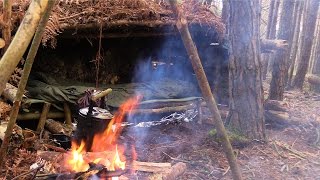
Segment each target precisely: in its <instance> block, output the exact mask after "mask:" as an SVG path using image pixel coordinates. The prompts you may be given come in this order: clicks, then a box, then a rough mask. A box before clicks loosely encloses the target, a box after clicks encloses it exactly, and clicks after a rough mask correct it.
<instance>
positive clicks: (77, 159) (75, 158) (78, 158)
mask: <svg viewBox="0 0 320 180" xmlns="http://www.w3.org/2000/svg"><path fill="white" fill-rule="evenodd" d="M84 145H85V143H84V141H82V142H81V144H80V146H79V147H77V144H76V143H75V142H72V151H71V156H72V158H70V159H69V160H67V163H68V164H69V165H70V167H71V170H72V171H76V172H79V171H86V170H88V169H89V164H87V163H86V162H85V161H84V159H83V154H84V153H83V152H84V151H83V148H84Z"/></svg>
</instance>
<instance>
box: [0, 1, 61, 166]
mask: <svg viewBox="0 0 320 180" xmlns="http://www.w3.org/2000/svg"><path fill="white" fill-rule="evenodd" d="M32 3H33V4H32ZM32 3H31V4H30V6H34V7H33V8H35V7H37V8H38V10H35V9H34V10H35V12H32V11H31V12H30V11H28V13H29V17H28V18H29V20H28V18H27V20H28V22H24V24H28V23H32V22H30V21H32V20H30V19H32V15H30V14H32V13H39V12H42V13H39V14H38V15H39V16H40V14H42V15H43V18H41V20H40V22H39V24H38V28H37V31H36V33H35V35H34V38H33V41H32V44H31V46H30V50H29V53H28V56H27V59H26V62H25V65H24V68H23V73H22V76H21V80H20V82H19V85H18V91H17V94H16V98H15V101H14V103H13V108H12V110H11V113H10V120H9V123H8V126H7V130H6V133H5V136H4V140H3V142H2V144H1V148H0V171H1V170H2V169H1V168H2V165H3V164H4V162H6V161H5V157H6V155H7V149H8V146H9V140H10V137H11V135H12V130H13V127H14V125H15V123H16V120H17V116H18V113H19V108H20V104H21V99H22V96H23V93H24V90H25V87H26V85H27V81H28V78H29V74H30V72H31V68H32V64H33V61H34V58H35V56H36V54H37V51H38V48H39V45H40V43H41V38H42V34H43V32H44V29H45V27H46V24H47V22H48V20H49V16H50V12H51V10H52V8H53V6H54V3H55V1H54V0H51V1H32ZM40 5H43V6H44V7H43V6H42V7H41V6H40ZM39 8H40V9H41V8H44V10H43V11H40V10H39ZM29 10H30V9H29ZM38 18H39V19H40V17H38ZM27 20H25V19H24V21H27ZM35 21H36V22H33V23H36V24H37V20H35ZM22 26H23V24H22ZM36 27H37V26H36ZM20 28H21V27H19V29H20ZM24 28H25V27H24ZM22 29H23V28H22ZM24 31H25V30H24ZM18 33H19V30H18V32H17V34H16V36H17V35H18ZM28 33H29V34H33V33H34V31H32V30H31V31H29V32H28ZM20 36H21V32H20V35H19V36H18V37H15V38H19V37H20ZM23 36H26V34H24V35H23ZM21 38H22V37H21ZM22 39H23V40H25V41H26V42H23V43H24V44H25V46H26V47H25V48H27V46H28V44H29V43H28V42H29V40H28V39H24V38H22ZM30 40H31V37H30ZM14 44H15V43H12V44H11V45H10V46H9V48H8V50H7V51H6V53H5V55H4V56H3V57H2V60H1V61H0V67H3V65H5V64H1V63H3V61H4V57H5V56H6V54H7V53H8V51H9V49H10V48H11V49H17V50H18V51H22V52H19V53H21V56H22V54H23V52H24V51H23V50H20V49H19V47H20V48H21V46H18V47H12V46H14ZM9 53H13V51H11V52H9ZM10 56H12V55H10ZM10 56H7V57H6V58H9V57H10ZM19 60H20V59H19ZM6 61H10V59H6ZM4 68H6V67H5V66H4ZM0 72H1V71H0ZM1 78H3V77H1V75H0V94H1V93H2V90H3V89H4V87H1V85H4V86H5V84H6V80H4V79H1ZM1 88H2V89H1Z"/></svg>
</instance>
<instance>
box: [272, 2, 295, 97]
mask: <svg viewBox="0 0 320 180" xmlns="http://www.w3.org/2000/svg"><path fill="white" fill-rule="evenodd" d="M283 3H284V4H283V5H282V11H281V12H282V13H281V18H280V22H279V24H280V28H279V32H278V39H284V40H287V41H288V43H289V46H290V44H291V43H292V34H293V30H292V29H293V27H294V26H293V25H292V22H293V19H292V18H293V16H292V15H293V12H294V4H295V3H294V1H292V0H290V1H287V0H286V1H284V2H283ZM289 55H290V49H288V50H286V51H277V52H276V55H275V56H274V63H273V68H272V79H271V84H270V90H269V99H272V100H283V93H284V88H285V85H286V82H285V79H286V77H287V74H288V68H287V66H288V65H287V64H288V62H287V61H288V58H289Z"/></svg>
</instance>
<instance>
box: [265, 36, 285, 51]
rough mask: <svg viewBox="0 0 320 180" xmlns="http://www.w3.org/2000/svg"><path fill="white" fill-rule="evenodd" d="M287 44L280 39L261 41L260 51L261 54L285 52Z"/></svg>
mask: <svg viewBox="0 0 320 180" xmlns="http://www.w3.org/2000/svg"><path fill="white" fill-rule="evenodd" d="M288 47H289V44H288V42H287V41H286V40H282V39H261V51H262V52H263V53H272V52H274V51H278V50H286V49H287V48H288Z"/></svg>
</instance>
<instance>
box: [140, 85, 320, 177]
mask: <svg viewBox="0 0 320 180" xmlns="http://www.w3.org/2000/svg"><path fill="white" fill-rule="evenodd" d="M283 105H284V107H285V108H286V110H287V111H288V114H289V121H288V122H289V123H288V124H287V125H286V127H284V128H280V129H279V128H273V127H270V126H268V124H267V127H268V129H267V136H268V142H266V143H264V142H259V141H254V142H252V143H251V144H250V145H248V146H246V147H244V148H241V149H238V148H237V147H235V148H234V150H235V152H236V154H237V157H238V160H239V165H240V167H241V170H242V173H243V177H244V178H245V179H320V156H319V153H320V146H319V145H320V142H319V138H320V95H319V94H314V93H302V92H297V91H289V92H285V100H284V102H283ZM210 129H211V127H210V126H208V125H200V124H197V123H193V124H192V123H188V124H184V125H180V126H166V127H165V128H162V129H161V130H158V131H160V132H157V130H156V129H154V130H151V132H152V133H149V138H147V139H148V140H146V139H144V140H145V141H148V142H149V143H150V144H149V146H145V145H144V146H141V147H142V148H140V147H138V148H137V152H140V154H139V155H140V156H139V158H140V159H142V160H146V161H159V160H160V161H163V162H172V164H174V163H177V162H184V163H186V164H187V167H188V169H187V171H186V172H185V173H184V174H183V175H182V176H181V177H180V178H179V179H203V180H205V179H232V178H231V172H230V170H229V166H228V163H227V161H226V159H225V158H224V153H223V149H222V148H221V146H220V145H219V144H218V143H216V142H214V141H213V140H212V138H211V137H209V136H208V131H209V130H210ZM152 134H153V135H152ZM156 134H158V135H156ZM159 134H160V135H159ZM164 137H165V139H166V140H163V139H164ZM157 140H159V141H161V142H159V143H157ZM165 141H167V142H165ZM146 144H148V143H146ZM141 152H143V153H141ZM159 157H161V159H159Z"/></svg>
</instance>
